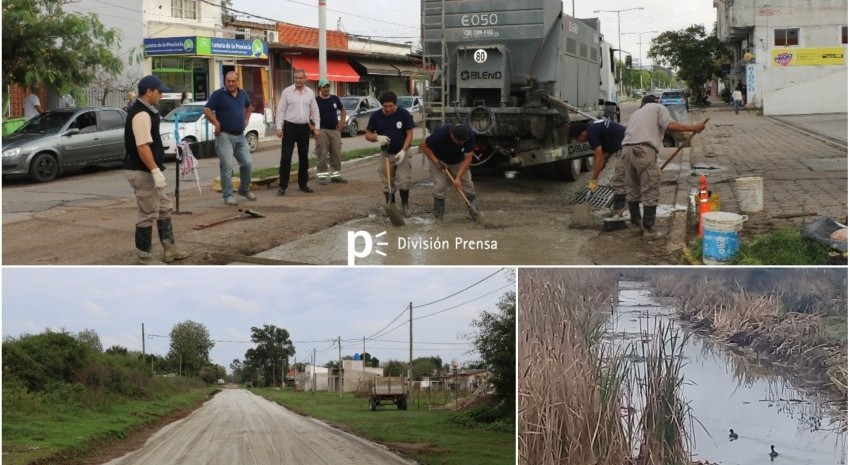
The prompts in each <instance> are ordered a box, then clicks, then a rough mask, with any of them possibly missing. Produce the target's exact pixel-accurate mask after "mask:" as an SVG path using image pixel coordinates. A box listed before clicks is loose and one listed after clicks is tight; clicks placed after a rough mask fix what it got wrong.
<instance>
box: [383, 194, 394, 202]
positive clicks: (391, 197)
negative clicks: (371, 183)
mask: <svg viewBox="0 0 850 465" xmlns="http://www.w3.org/2000/svg"><path fill="white" fill-rule="evenodd" d="M384 200H385V201H386V202H387V203H395V192H393V193H392V194H390V193H389V192H384Z"/></svg>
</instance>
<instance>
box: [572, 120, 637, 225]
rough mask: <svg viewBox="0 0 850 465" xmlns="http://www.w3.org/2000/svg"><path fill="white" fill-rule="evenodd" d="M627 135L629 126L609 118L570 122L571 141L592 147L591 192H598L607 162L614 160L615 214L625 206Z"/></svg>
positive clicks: (613, 205) (612, 212)
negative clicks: (624, 144)
mask: <svg viewBox="0 0 850 465" xmlns="http://www.w3.org/2000/svg"><path fill="white" fill-rule="evenodd" d="M625 135H626V127H625V126H623V125H622V124H619V123H617V122H616V121H611V120H610V119H608V118H603V119H600V120H595V121H590V122H586V123H585V122H577V123H575V124H571V125H570V129H569V136H570V140H572V141H577V142H581V143H584V142H587V143H589V144H590V149H591V150H593V158H594V161H595V162H594V164H593V173H591V175H590V181H589V182H588V183H587V188H588V189H589V190H590V192H596V190H597V189H598V188H599V174H600V173H601V172H602V170H603V169H604V168H605V166H606V165H607V164H608V161H609V160H613V163H614V176H613V177H612V178H611V190H612V191H613V193H614V199H613V202H612V204H611V215H612V216H613V215H616V214H617V213H619V212H620V210H622V209H623V207H625V206H626V168H625V163H624V161H623V151H622V148H623V137H624V136H625Z"/></svg>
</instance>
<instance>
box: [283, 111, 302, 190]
mask: <svg viewBox="0 0 850 465" xmlns="http://www.w3.org/2000/svg"><path fill="white" fill-rule="evenodd" d="M295 144H298V187H301V188H304V187H307V180H308V179H309V174H308V173H307V171H308V169H309V168H310V164H309V162H308V161H307V154H308V152H309V151H310V125H309V124H295V123H290V122H289V121H284V122H283V144H281V146H280V173H279V174H280V186H281V187H283V188H284V189H286V186H287V185H289V169H290V168H291V167H292V151H293V150H294V149H295Z"/></svg>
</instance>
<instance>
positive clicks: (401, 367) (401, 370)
mask: <svg viewBox="0 0 850 465" xmlns="http://www.w3.org/2000/svg"><path fill="white" fill-rule="evenodd" d="M406 374H407V363H404V362H402V361H399V360H388V361H387V362H386V363H385V364H384V376H402V375H406Z"/></svg>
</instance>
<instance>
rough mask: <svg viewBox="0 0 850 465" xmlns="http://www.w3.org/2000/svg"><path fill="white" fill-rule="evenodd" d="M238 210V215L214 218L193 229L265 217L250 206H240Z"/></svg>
mask: <svg viewBox="0 0 850 465" xmlns="http://www.w3.org/2000/svg"><path fill="white" fill-rule="evenodd" d="M239 211H240V212H242V213H241V214H239V215H236V216H231V217H229V218H224V219H222V220H216V221H213V222H210V223H205V224H199V225H197V226H195V227H194V229H206V228H209V227H210V226H215V225H217V224H221V223H227V222H228V221H234V220H241V219H243V218H265V217H266V215H263V214H262V213H260V212H256V211H254V210H251V209H250V208H248V209H245V210H242V209H241V208H240V209H239Z"/></svg>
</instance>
